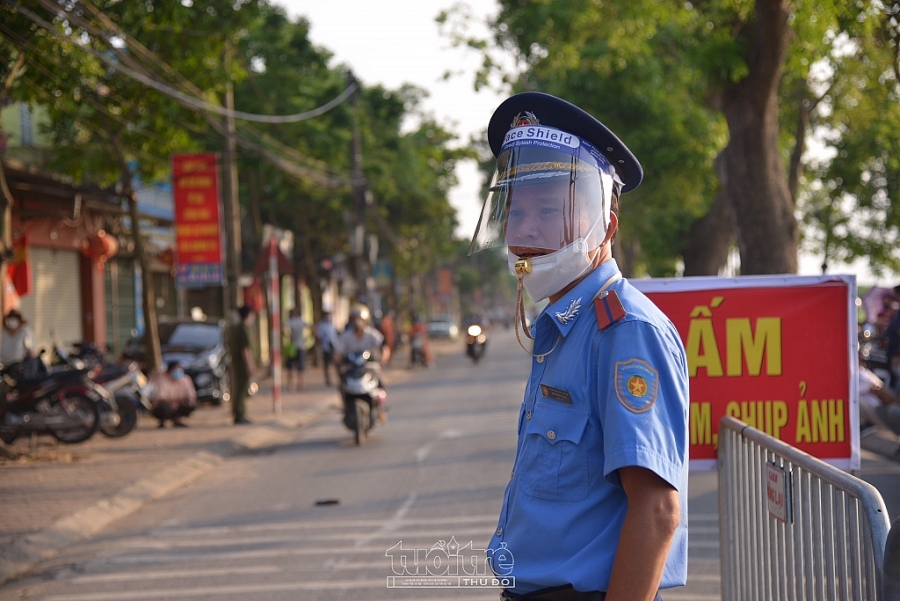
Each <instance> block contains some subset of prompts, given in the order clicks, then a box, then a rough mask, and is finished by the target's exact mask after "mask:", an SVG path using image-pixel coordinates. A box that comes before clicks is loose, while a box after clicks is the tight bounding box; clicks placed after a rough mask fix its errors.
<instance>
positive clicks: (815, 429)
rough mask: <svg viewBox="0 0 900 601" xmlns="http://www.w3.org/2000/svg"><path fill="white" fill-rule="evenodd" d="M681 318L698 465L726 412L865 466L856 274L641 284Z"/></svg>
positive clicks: (837, 460) (840, 462) (835, 460)
mask: <svg viewBox="0 0 900 601" xmlns="http://www.w3.org/2000/svg"><path fill="white" fill-rule="evenodd" d="M632 283H633V284H634V285H635V286H636V287H637V288H638V289H639V290H641V291H642V292H644V293H645V294H646V295H647V296H648V297H649V298H650V299H651V300H652V301H653V302H654V303H655V304H656V305H657V306H658V307H659V308H660V309H661V310H662V311H663V312H664V313H665V314H666V315H667V316H668V317H669V319H671V320H672V323H674V324H675V327H676V328H677V329H678V332H679V334H680V335H681V340H682V342H683V343H684V347H685V351H686V353H687V360H688V375H689V376H690V393H691V399H690V459H691V469H713V468H714V467H715V458H716V447H717V442H718V433H717V428H718V423H719V420H720V419H721V418H722V417H723V416H725V415H731V416H734V417H736V418H738V419H740V420H742V421H744V422H746V423H747V424H749V425H751V426H753V427H755V428H757V429H759V430H762V431H763V432H765V433H767V434H769V435H770V436H774V437H775V438H777V439H779V440H781V441H783V442H786V443H787V444H790V445H792V446H794V447H797V448H799V449H801V450H803V451H805V452H807V453H809V454H810V455H813V456H814V457H817V458H819V459H822V460H825V461H828V462H829V463H831V464H833V465H836V466H838V467H842V468H845V469H846V468H849V469H857V468H859V430H858V420H859V418H858V404H857V403H858V400H857V399H858V397H857V388H858V384H857V380H856V377H857V369H858V367H857V359H856V310H855V309H856V307H855V302H856V281H855V278H854V277H853V276H821V277H806V276H777V277H776V276H747V277H740V278H705V277H704V278H682V279H677V280H674V279H654V280H632Z"/></svg>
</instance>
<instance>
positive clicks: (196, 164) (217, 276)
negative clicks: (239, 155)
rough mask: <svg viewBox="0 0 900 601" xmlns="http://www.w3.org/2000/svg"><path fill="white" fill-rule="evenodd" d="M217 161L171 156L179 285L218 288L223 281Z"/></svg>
mask: <svg viewBox="0 0 900 601" xmlns="http://www.w3.org/2000/svg"><path fill="white" fill-rule="evenodd" d="M216 160H217V157H216V155H215V154H176V155H173V156H172V192H173V196H174V198H175V243H176V253H175V265H176V268H175V283H176V285H178V286H182V287H196V286H207V285H221V284H222V283H223V282H224V280H225V278H224V269H223V268H222V233H221V228H220V224H219V175H218V173H219V171H218V167H217V162H216Z"/></svg>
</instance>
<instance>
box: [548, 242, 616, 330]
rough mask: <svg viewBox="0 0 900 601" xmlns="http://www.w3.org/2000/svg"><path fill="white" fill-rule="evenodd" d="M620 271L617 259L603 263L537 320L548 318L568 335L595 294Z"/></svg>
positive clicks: (588, 306) (589, 306) (549, 306)
mask: <svg viewBox="0 0 900 601" xmlns="http://www.w3.org/2000/svg"><path fill="white" fill-rule="evenodd" d="M618 271H619V266H618V265H617V264H616V260H615V259H610V260H609V261H605V262H604V263H601V264H600V265H599V266H597V268H596V269H594V270H593V271H592V272H590V273H589V274H587V276H586V277H585V278H584V279H583V280H581V281H580V282H578V284H577V285H576V286H575V287H574V288H572V289H571V290H569V291H568V292H567V293H566V294H565V295H563V297H562V298H561V299H559V300H558V301H556V302H555V303H553V304H551V305H548V306H547V308H545V309H544V311H543V313H541V315H540V317H539V318H538V320H537V321H540V320H542V319H548V320H550V321H551V322H552V323H553V324H555V325H556V327H557V329H559V333H560V334H562V335H563V336H566V335H568V333H569V331H570V330H571V329H572V327H573V326H574V325H575V322H576V321H577V320H578V318H579V317H581V316H582V315H584V313H586V312H587V311H588V310H590V308H591V302H592V301H593V300H594V295H595V294H597V291H598V290H600V287H601V286H603V284H604V283H606V281H607V280H608V279H609V278H611V277H613V276H614V275H616V273H618Z"/></svg>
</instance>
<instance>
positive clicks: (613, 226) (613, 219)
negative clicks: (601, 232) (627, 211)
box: [603, 213, 619, 244]
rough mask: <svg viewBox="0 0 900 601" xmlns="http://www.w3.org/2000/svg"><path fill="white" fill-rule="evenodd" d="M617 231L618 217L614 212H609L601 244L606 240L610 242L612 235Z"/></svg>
mask: <svg viewBox="0 0 900 601" xmlns="http://www.w3.org/2000/svg"><path fill="white" fill-rule="evenodd" d="M617 231H619V218H618V217H617V216H616V214H615V213H610V214H609V227H607V228H606V237H605V238H603V244H606V243H607V242H611V241H612V239H613V236H615V235H616V232H617Z"/></svg>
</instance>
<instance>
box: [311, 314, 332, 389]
mask: <svg viewBox="0 0 900 601" xmlns="http://www.w3.org/2000/svg"><path fill="white" fill-rule="evenodd" d="M315 336H316V344H317V345H318V346H319V348H320V349H322V363H323V365H322V369H324V370H325V385H326V386H331V375H330V371H329V370H330V369H331V367H333V365H332V364H333V363H334V344H335V342H336V341H337V330H336V329H335V327H334V324H333V323H332V322H331V313H330V312H328V311H322V318H321V319H320V320H319V323H317V324H316V331H315Z"/></svg>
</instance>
